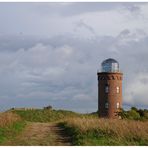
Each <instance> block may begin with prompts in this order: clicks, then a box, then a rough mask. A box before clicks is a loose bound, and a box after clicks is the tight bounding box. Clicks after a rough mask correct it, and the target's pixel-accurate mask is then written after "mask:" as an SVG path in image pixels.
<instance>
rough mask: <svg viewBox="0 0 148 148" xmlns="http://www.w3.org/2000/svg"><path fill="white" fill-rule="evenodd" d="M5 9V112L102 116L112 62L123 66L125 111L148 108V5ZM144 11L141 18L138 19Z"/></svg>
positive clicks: (1, 78) (0, 73) (1, 58)
mask: <svg viewBox="0 0 148 148" xmlns="http://www.w3.org/2000/svg"><path fill="white" fill-rule="evenodd" d="M0 7H1V8H2V9H0V12H1V13H0V18H1V20H2V21H1V22H2V28H0V82H1V83H0V90H1V91H0V104H1V109H6V108H10V107H13V106H34V107H43V106H46V105H47V104H51V105H53V107H55V108H64V109H70V110H74V111H80V112H90V111H96V110H97V102H98V101H97V90H98V89H97V70H98V69H99V70H100V64H101V62H102V61H103V60H104V59H106V58H110V57H112V58H115V59H117V61H119V63H120V69H121V71H123V73H124V79H123V103H124V105H131V106H133V105H136V106H138V107H143V106H146V107H147V106H148V105H147V95H146V88H147V81H148V80H147V74H148V70H147V68H146V67H148V64H147V63H148V58H147V55H148V50H147V47H148V35H147V34H148V30H147V25H148V21H147V5H146V4H143V3H140V4H137V3H132V4H131V3H130V4H128V3H85V4H83V3H70V4H69V3H42V4H39V3H37V4H29V3H25V4H21V5H20V4H11V3H9V5H7V4H0ZM8 8H9V9H10V11H7V10H8ZM26 8H28V9H27V10H28V11H26ZM44 8H45V9H44ZM50 8H51V9H50ZM76 8H78V9H76ZM120 8H122V9H121V10H120ZM4 12H5V13H4ZM68 12H69V14H68ZM136 13H137V14H138V15H140V16H138V17H135V18H134V15H135V14H136ZM18 14H19V15H18ZM13 18H15V21H12V20H13ZM16 22H18V23H16ZM7 28H8V29H7ZM135 87H136V89H135ZM139 98H140V99H139ZM84 102H85V103H84Z"/></svg>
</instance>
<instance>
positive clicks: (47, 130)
mask: <svg viewBox="0 0 148 148" xmlns="http://www.w3.org/2000/svg"><path fill="white" fill-rule="evenodd" d="M126 113H127V112H126ZM129 113H130V114H131V112H130V111H129ZM134 115H135V114H134ZM127 117H131V116H129V115H128V116H126V118H125V119H122V120H109V119H101V118H100V119H99V118H98V116H97V114H96V113H92V114H79V113H75V112H72V111H66V110H54V109H33V110H15V109H14V110H10V111H8V112H6V113H1V114H0V119H1V120H0V145H16V146H17V145H28V146H29V145H46V146H47V145H55V146H56V145H148V121H147V120H143V121H140V120H139V119H140V118H139V119H137V118H135V120H133V118H129V119H128V118H127ZM142 119H143V118H142Z"/></svg>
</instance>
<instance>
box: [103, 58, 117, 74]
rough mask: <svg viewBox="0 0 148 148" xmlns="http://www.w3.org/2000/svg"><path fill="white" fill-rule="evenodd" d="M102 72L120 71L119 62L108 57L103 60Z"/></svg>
mask: <svg viewBox="0 0 148 148" xmlns="http://www.w3.org/2000/svg"><path fill="white" fill-rule="evenodd" d="M101 66H102V72H119V63H118V62H117V61H116V60H115V59H112V58H109V59H106V60H104V61H103V62H102V64H101Z"/></svg>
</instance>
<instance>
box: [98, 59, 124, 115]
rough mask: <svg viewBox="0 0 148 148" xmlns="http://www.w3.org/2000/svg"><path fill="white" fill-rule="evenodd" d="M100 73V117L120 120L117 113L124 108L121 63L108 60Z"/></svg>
mask: <svg viewBox="0 0 148 148" xmlns="http://www.w3.org/2000/svg"><path fill="white" fill-rule="evenodd" d="M101 67H102V70H101V72H98V73H97V75H98V111H99V116H100V117H108V118H118V115H117V112H118V111H119V109H120V108H122V76H123V74H122V73H121V72H120V71H119V63H118V62H117V61H116V60H114V59H111V58H110V59H107V60H105V61H103V62H102V64H101Z"/></svg>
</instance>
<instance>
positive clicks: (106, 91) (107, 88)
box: [105, 85, 109, 93]
mask: <svg viewBox="0 0 148 148" xmlns="http://www.w3.org/2000/svg"><path fill="white" fill-rule="evenodd" d="M108 92H109V86H108V85H106V86H105V93H108Z"/></svg>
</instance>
